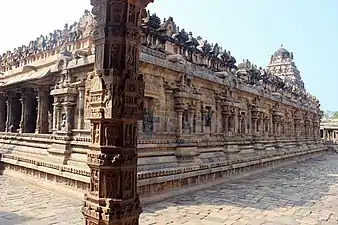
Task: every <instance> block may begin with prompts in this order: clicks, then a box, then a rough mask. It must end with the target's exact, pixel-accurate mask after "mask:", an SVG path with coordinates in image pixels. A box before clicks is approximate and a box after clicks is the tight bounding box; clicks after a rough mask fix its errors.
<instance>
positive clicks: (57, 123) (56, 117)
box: [53, 97, 62, 132]
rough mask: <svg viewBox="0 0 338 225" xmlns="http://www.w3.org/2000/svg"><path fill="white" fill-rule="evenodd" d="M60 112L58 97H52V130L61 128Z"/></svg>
mask: <svg viewBox="0 0 338 225" xmlns="http://www.w3.org/2000/svg"><path fill="white" fill-rule="evenodd" d="M61 113H62V105H61V103H60V102H59V101H58V99H57V98H55V97H54V103H53V130H54V131H55V132H56V131H59V130H61Z"/></svg>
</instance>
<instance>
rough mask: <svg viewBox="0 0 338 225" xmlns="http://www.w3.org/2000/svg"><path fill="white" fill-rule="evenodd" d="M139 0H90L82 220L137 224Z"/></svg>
mask: <svg viewBox="0 0 338 225" xmlns="http://www.w3.org/2000/svg"><path fill="white" fill-rule="evenodd" d="M149 2H150V0H148V1H145V0H143V1H141V0H120V1H116V0H91V4H92V5H93V10H92V12H93V14H94V18H95V20H96V26H95V29H94V32H93V40H94V41H93V42H94V45H95V71H94V72H93V73H90V74H88V78H87V79H88V82H89V83H90V89H89V95H90V96H89V97H90V100H89V102H88V115H89V119H90V121H91V125H92V131H91V135H92V144H91V145H90V151H89V152H88V155H87V164H88V166H89V168H90V174H91V178H90V190H89V193H87V194H86V195H85V201H84V206H83V207H82V213H83V215H84V217H85V223H86V224H87V225H103V224H106V225H112V224H120V225H127V224H128V225H129V224H135V225H137V224H139V221H138V218H139V215H140V214H141V211H142V209H141V205H140V201H139V196H138V194H137V121H138V120H139V119H140V117H141V115H142V112H143V98H144V88H145V84H144V81H143V75H140V74H139V71H138V69H139V44H140V24H141V11H142V10H143V8H144V7H145V6H146V5H147V4H148V3H149Z"/></svg>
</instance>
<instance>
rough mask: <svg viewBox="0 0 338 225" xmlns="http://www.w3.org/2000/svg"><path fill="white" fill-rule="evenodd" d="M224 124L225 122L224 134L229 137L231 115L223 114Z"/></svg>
mask: <svg viewBox="0 0 338 225" xmlns="http://www.w3.org/2000/svg"><path fill="white" fill-rule="evenodd" d="M223 120H224V121H223V122H224V134H225V136H226V137H227V136H228V135H229V114H228V113H227V112H223Z"/></svg>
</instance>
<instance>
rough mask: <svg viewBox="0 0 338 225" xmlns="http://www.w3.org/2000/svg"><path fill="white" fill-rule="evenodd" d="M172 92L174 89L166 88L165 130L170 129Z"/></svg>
mask: <svg viewBox="0 0 338 225" xmlns="http://www.w3.org/2000/svg"><path fill="white" fill-rule="evenodd" d="M172 94H173V91H172V90H171V89H170V90H169V89H166V90H165V111H164V112H165V116H164V118H165V122H164V132H168V131H170V129H169V118H170V113H171V111H170V109H171V103H172V101H171V100H172Z"/></svg>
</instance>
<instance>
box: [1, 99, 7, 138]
mask: <svg viewBox="0 0 338 225" xmlns="http://www.w3.org/2000/svg"><path fill="white" fill-rule="evenodd" d="M5 114H6V99H5V96H4V94H3V93H0V132H4V131H5V130H6V124H5V123H6V119H5V118H6V115H5Z"/></svg>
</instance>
